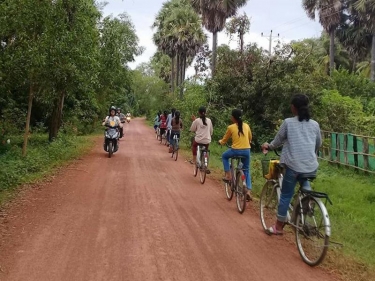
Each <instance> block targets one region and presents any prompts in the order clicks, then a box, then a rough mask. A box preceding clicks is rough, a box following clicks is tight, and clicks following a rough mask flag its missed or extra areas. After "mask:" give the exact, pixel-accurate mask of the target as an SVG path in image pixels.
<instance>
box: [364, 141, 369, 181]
mask: <svg viewBox="0 0 375 281" xmlns="http://www.w3.org/2000/svg"><path fill="white" fill-rule="evenodd" d="M367 154H369V146H368V138H366V137H364V138H363V169H365V174H368V172H367V171H368V170H369V163H368V158H369V157H368V155H367Z"/></svg>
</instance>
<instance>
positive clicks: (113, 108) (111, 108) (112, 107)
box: [109, 105, 116, 115]
mask: <svg viewBox="0 0 375 281" xmlns="http://www.w3.org/2000/svg"><path fill="white" fill-rule="evenodd" d="M112 110H114V111H115V113H116V107H115V106H113V105H112V106H111V107H110V108H109V115H111V111H112Z"/></svg>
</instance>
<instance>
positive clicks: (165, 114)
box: [163, 110, 168, 118]
mask: <svg viewBox="0 0 375 281" xmlns="http://www.w3.org/2000/svg"><path fill="white" fill-rule="evenodd" d="M163 115H164V117H165V118H167V116H168V113H167V111H166V110H165V111H164V114H163Z"/></svg>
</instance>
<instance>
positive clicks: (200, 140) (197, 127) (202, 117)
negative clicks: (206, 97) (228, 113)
mask: <svg viewBox="0 0 375 281" xmlns="http://www.w3.org/2000/svg"><path fill="white" fill-rule="evenodd" d="M198 114H199V118H196V117H195V116H194V115H193V116H192V117H191V118H192V120H193V123H192V124H191V127H190V132H194V133H195V137H194V140H193V143H192V153H193V164H194V165H196V163H197V147H198V145H199V144H201V145H204V146H205V147H206V149H207V150H208V146H209V145H210V143H211V136H212V134H213V126H212V122H211V119H210V118H207V117H206V108H205V107H203V106H202V107H200V108H199V110H198ZM206 172H207V173H208V174H209V173H210V171H209V170H207V171H206Z"/></svg>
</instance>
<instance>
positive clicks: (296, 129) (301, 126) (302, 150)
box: [262, 94, 322, 235]
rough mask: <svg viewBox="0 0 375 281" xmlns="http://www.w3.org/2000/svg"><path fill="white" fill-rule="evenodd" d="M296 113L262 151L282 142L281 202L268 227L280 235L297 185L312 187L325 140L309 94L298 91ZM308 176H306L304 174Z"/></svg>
mask: <svg viewBox="0 0 375 281" xmlns="http://www.w3.org/2000/svg"><path fill="white" fill-rule="evenodd" d="M291 111H292V113H293V115H294V117H292V118H287V119H285V120H284V122H283V123H282V124H281V126H280V129H279V131H278V133H277V134H276V137H275V139H274V140H273V141H272V142H271V143H270V144H268V143H264V144H263V145H262V149H263V151H268V150H273V149H275V148H278V147H280V146H283V150H282V153H281V157H280V164H281V165H283V167H284V178H283V182H282V187H283V188H282V189H281V196H280V203H279V206H278V210H277V219H276V223H275V224H274V225H272V226H271V227H270V228H268V229H267V230H266V233H267V234H269V235H272V234H274V235H280V234H282V233H283V227H284V225H285V222H286V221H287V212H288V207H289V203H290V201H291V200H292V197H293V195H294V188H295V187H296V184H297V182H300V183H301V184H302V186H303V188H304V189H310V188H311V187H310V183H309V181H307V180H306V175H309V176H310V177H313V176H315V174H316V170H317V169H318V166H319V164H318V159H317V155H316V153H317V151H318V149H319V147H320V146H321V144H322V140H321V135H320V128H319V124H318V123H317V122H316V121H314V120H312V119H311V117H310V110H309V98H308V97H307V96H306V95H302V94H297V95H295V96H293V98H292V101H291ZM304 176H305V177H304Z"/></svg>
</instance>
